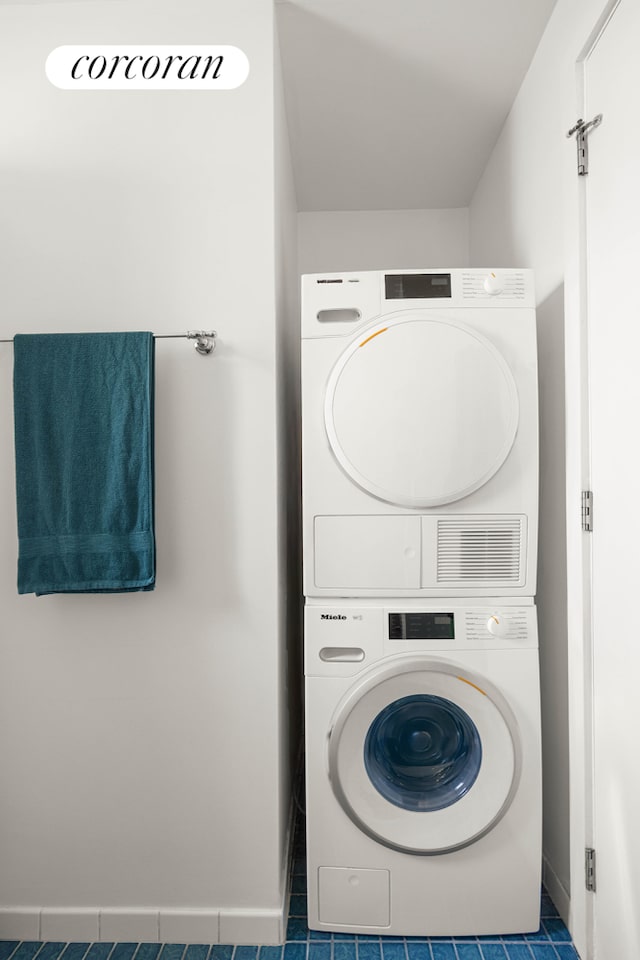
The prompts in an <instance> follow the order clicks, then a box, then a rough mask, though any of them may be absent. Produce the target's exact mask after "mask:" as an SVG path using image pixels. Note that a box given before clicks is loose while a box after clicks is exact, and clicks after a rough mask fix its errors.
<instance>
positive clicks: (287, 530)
mask: <svg viewBox="0 0 640 960" xmlns="http://www.w3.org/2000/svg"><path fill="white" fill-rule="evenodd" d="M274 42H275V197H276V220H275V251H276V312H277V320H278V323H277V331H278V339H277V359H276V362H277V368H276V369H277V402H278V429H279V437H280V444H279V450H280V456H279V459H278V473H279V479H280V484H279V489H280V500H279V504H278V511H279V514H278V515H279V543H280V556H281V566H280V569H281V574H282V575H281V578H280V611H281V616H282V617H283V624H282V628H283V635H284V637H285V638H286V647H285V651H284V662H283V669H284V673H285V678H286V688H285V696H284V697H283V700H282V710H283V725H282V733H283V742H282V746H281V762H282V763H283V765H284V769H285V771H289V770H291V771H292V772H294V773H296V774H297V773H299V772H300V768H301V763H302V736H303V731H302V686H303V671H302V529H301V516H300V506H301V502H300V490H301V477H300V462H301V456H302V454H301V422H300V403H301V401H300V280H299V273H298V221H297V216H298V212H297V209H298V208H297V203H296V191H295V184H294V176H293V166H292V161H291V152H290V148H289V132H288V127H287V116H286V112H285V103H284V87H283V80H282V70H281V65H280V49H279V39H278V33H277V30H276V31H275V33H274ZM293 787H294V789H298V787H299V784H298V783H294V784H293ZM295 809H296V808H295V807H294V808H293V810H292V811H291V812H292V813H294V812H295ZM283 813H285V811H284V810H283ZM284 826H286V824H285V825H284ZM284 850H285V851H286V847H285V848H284Z"/></svg>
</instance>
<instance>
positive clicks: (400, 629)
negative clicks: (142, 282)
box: [389, 613, 455, 640]
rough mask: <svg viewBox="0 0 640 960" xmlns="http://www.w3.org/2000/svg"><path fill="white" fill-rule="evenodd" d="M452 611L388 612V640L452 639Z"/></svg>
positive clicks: (453, 634)
mask: <svg viewBox="0 0 640 960" xmlns="http://www.w3.org/2000/svg"><path fill="white" fill-rule="evenodd" d="M454 637H455V633H454V627H453V614H452V613H390V614H389V639H390V640H453V639H454Z"/></svg>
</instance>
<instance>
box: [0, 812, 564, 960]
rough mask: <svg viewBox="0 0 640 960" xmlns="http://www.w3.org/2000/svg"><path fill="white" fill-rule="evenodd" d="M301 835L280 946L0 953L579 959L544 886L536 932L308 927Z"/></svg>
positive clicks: (34, 948)
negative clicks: (450, 933) (464, 933)
mask: <svg viewBox="0 0 640 960" xmlns="http://www.w3.org/2000/svg"><path fill="white" fill-rule="evenodd" d="M305 871H306V863H305V857H304V834H303V829H302V824H301V823H299V824H298V830H297V836H296V841H295V849H294V861H293V869H292V877H291V899H290V904H289V918H288V923H287V939H286V943H285V944H284V945H282V946H264V945H262V946H261V945H260V944H256V945H254V946H244V945H243V946H239V945H238V946H234V945H233V944H219V943H218V944H213V945H209V944H189V945H188V946H187V945H186V944H180V943H165V944H161V943H53V942H48V943H39V942H34V941H24V942H21V943H20V942H18V941H13V940H11V941H10V940H2V941H0V960H579V958H578V954H577V952H576V950H575V947H574V946H573V944H572V943H571V937H570V935H569V932H568V930H567V928H566V927H565V925H564V923H563V922H562V920H561V919H560V917H559V916H558V911H557V910H556V908H555V906H554V904H553V902H552V900H551V899H550V897H549V896H548V895H547V894H546V893H545V891H544V890H543V891H542V898H541V923H540V929H539V930H538V931H537V932H536V933H526V934H508V935H505V936H502V937H498V936H496V937H450V938H447V937H431V938H427V937H424V938H422V937H384V936H383V937H373V936H356V935H354V934H345V933H326V932H324V931H322V932H321V931H316V930H309V929H308V927H307V898H306V895H305V889H306V888H305Z"/></svg>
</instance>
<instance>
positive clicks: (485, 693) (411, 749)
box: [305, 598, 542, 936]
mask: <svg viewBox="0 0 640 960" xmlns="http://www.w3.org/2000/svg"><path fill="white" fill-rule="evenodd" d="M516 602H518V603H521V605H517V606H515V605H513V604H514V601H513V600H511V601H509V600H506V601H505V599H504V598H502V599H500V600H489V599H487V600H482V601H478V600H475V601H473V600H467V601H462V600H457V599H456V600H454V601H449V602H443V601H435V602H428V603H425V602H423V601H420V600H417V599H409V600H403V601H400V602H395V603H394V602H393V601H392V600H386V601H376V600H355V599H345V600H344V601H341V602H337V601H336V602H334V603H333V605H331V606H325V605H323V601H321V600H308V601H307V605H306V608H305V633H306V651H305V675H306V680H305V683H306V741H307V751H306V778H307V871H308V916H309V926H310V927H311V928H312V929H314V930H332V931H335V932H342V933H361V934H374V935H400V936H452V935H453V936H455V935H459V936H462V935H476V936H477V935H484V934H486V935H492V934H503V933H515V932H517V933H523V932H527V931H535V930H537V929H538V926H539V904H540V864H541V854H542V851H541V816H542V810H541V770H540V704H539V674H538V649H537V631H536V617H535V607H534V606H533V604H532V603H531V602H528V603H527V602H526V601H525V602H524V603H522V602H521V601H516Z"/></svg>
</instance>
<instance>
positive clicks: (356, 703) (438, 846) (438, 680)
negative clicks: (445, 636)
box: [329, 657, 521, 854]
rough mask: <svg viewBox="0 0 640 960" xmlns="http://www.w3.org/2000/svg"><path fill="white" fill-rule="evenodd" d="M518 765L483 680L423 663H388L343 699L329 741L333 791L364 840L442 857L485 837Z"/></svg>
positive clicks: (505, 716) (499, 700) (511, 729)
mask: <svg viewBox="0 0 640 960" xmlns="http://www.w3.org/2000/svg"><path fill="white" fill-rule="evenodd" d="M520 767H521V748H520V741H519V737H518V732H517V725H516V721H515V718H514V716H513V713H512V711H511V709H510V707H509V705H508V704H507V702H506V700H505V699H504V697H503V696H502V695H501V694H500V693H499V691H497V690H496V689H494V688H493V687H492V686H491V685H490V684H488V683H487V682H486V681H485V680H484V679H483V678H481V677H477V676H475V675H473V674H471V673H469V672H468V671H466V670H465V669H463V668H462V667H460V666H459V665H456V664H452V663H449V662H447V661H441V660H435V659H428V658H424V657H419V658H418V657H416V658H413V657H411V658H408V659H407V658H398V660H397V661H395V662H394V663H393V664H391V663H389V661H387V666H386V667H385V668H384V669H381V670H377V671H373V673H371V674H369V675H368V677H367V678H366V679H364V678H363V680H362V681H361V682H360V683H359V684H357V685H356V686H355V687H354V688H352V690H351V691H350V692H349V694H348V695H347V696H346V697H345V699H344V700H343V701H342V703H341V704H340V706H339V707H338V710H337V712H336V715H335V717H334V722H333V724H332V727H331V732H330V736H329V775H330V779H331V785H332V788H333V791H334V794H335V796H336V798H337V800H338V802H339V803H340V805H341V806H342V808H343V809H344V811H345V812H346V813H347V815H348V816H349V817H350V818H351V820H352V821H353V822H354V823H355V824H356V825H357V826H358V827H359V828H360V829H361V830H362V831H363V832H364V833H366V834H367V835H368V836H370V837H372V838H373V839H375V840H377V841H378V842H380V843H382V844H384V845H385V846H388V847H392V848H394V849H396V850H402V851H404V852H406V853H415V854H441V853H447V852H449V851H452V850H458V849H460V848H462V847H466V846H468V845H469V844H471V843H473V842H474V841H476V840H478V839H479V838H480V837H482V836H484V834H486V833H488V831H489V830H491V829H492V827H493V826H495V824H496V823H497V822H498V821H499V820H500V819H501V818H502V816H503V815H504V813H505V812H506V810H507V809H508V808H509V806H510V804H511V801H512V799H513V796H514V794H515V791H516V787H517V783H518V779H519V775H520Z"/></svg>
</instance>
